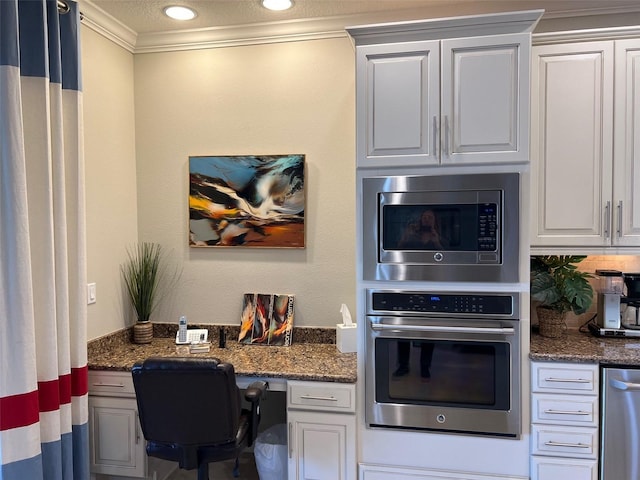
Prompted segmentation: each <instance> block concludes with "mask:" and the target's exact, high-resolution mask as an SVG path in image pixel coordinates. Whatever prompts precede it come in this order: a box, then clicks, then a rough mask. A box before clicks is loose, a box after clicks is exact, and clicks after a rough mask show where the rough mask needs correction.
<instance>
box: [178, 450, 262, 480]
mask: <svg viewBox="0 0 640 480" xmlns="http://www.w3.org/2000/svg"><path fill="white" fill-rule="evenodd" d="M234 465H235V461H233V460H230V461H226V462H216V463H212V464H210V465H209V478H210V479H211V480H236V477H234V476H233V467H234ZM197 478H198V471H197V470H180V469H177V470H176V471H174V472H173V473H172V474H171V475H170V476H169V477H168V478H167V480H196V479H197ZM259 478H260V477H259V476H258V471H257V470H256V462H255V459H254V457H253V453H244V454H242V455H241V456H240V475H239V476H238V477H237V479H240V480H259Z"/></svg>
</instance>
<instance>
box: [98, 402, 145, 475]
mask: <svg viewBox="0 0 640 480" xmlns="http://www.w3.org/2000/svg"><path fill="white" fill-rule="evenodd" d="M89 432H90V436H91V438H90V442H89V444H90V445H91V449H90V456H91V459H90V462H91V473H101V474H106V475H118V476H128V477H138V478H142V477H144V476H145V459H146V454H145V442H144V438H142V432H141V431H140V428H139V426H138V415H137V407H136V400H135V398H116V397H96V396H89Z"/></svg>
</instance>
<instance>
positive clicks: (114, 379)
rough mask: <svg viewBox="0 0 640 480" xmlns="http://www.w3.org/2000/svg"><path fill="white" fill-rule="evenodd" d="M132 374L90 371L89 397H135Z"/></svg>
mask: <svg viewBox="0 0 640 480" xmlns="http://www.w3.org/2000/svg"><path fill="white" fill-rule="evenodd" d="M135 394H136V392H135V390H134V389H133V379H132V378H131V372H120V371H118V372H112V371H105V370H89V395H105V396H117V397H130V396H135Z"/></svg>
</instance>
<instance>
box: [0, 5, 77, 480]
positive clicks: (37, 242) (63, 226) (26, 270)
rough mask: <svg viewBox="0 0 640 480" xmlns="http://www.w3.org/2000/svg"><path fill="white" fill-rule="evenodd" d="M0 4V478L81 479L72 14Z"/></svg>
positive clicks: (74, 18) (52, 8)
mask: <svg viewBox="0 0 640 480" xmlns="http://www.w3.org/2000/svg"><path fill="white" fill-rule="evenodd" d="M58 3H61V2H57V1H56V0H0V480H39V479H61V480H67V479H69V480H71V479H75V480H78V479H82V480H85V479H88V478H89V456H88V451H89V444H88V438H89V433H88V425H87V420H88V406H87V349H86V309H87V307H86V295H85V292H86V254H85V250H86V246H85V220H84V217H85V212H84V204H85V201H84V166H83V165H84V164H83V162H84V160H83V144H82V94H81V82H80V78H81V76H80V65H79V58H80V55H79V53H80V50H79V29H80V21H79V11H78V7H77V5H76V4H75V3H73V2H72V1H70V0H64V3H66V4H67V5H66V7H67V9H68V12H67V13H64V14H63V13H62V11H61V12H59V11H58Z"/></svg>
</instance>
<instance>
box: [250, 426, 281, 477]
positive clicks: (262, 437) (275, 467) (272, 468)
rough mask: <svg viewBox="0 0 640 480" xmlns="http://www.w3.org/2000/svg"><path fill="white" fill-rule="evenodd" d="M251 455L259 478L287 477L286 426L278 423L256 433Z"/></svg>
mask: <svg viewBox="0 0 640 480" xmlns="http://www.w3.org/2000/svg"><path fill="white" fill-rule="evenodd" d="M253 455H254V457H255V459H256V468H257V469H258V476H259V477H260V480H283V479H286V478H287V426H286V424H284V423H279V424H277V425H273V426H271V427H269V428H267V429H266V430H265V431H264V432H261V433H259V434H258V437H257V438H256V441H255V443H254V445H253Z"/></svg>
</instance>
